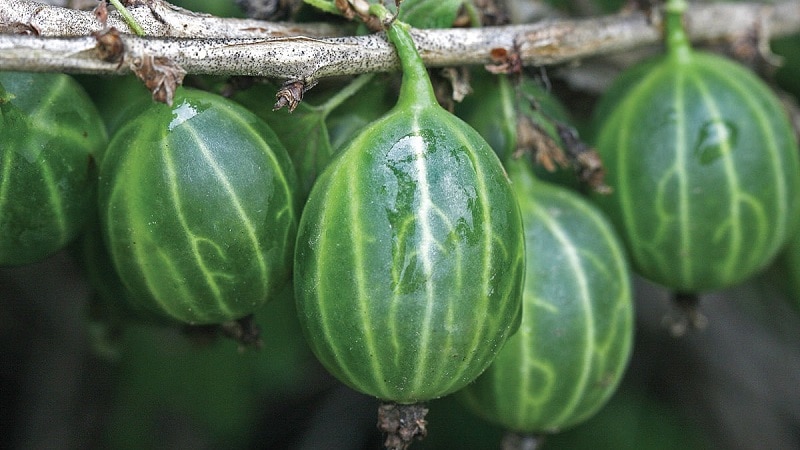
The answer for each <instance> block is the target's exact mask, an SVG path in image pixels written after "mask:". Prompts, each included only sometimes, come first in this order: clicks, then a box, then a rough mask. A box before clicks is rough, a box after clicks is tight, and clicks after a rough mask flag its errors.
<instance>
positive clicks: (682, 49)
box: [665, 0, 692, 61]
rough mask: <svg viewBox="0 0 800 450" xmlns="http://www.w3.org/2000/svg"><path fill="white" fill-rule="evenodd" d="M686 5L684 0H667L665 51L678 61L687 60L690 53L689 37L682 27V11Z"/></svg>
mask: <svg viewBox="0 0 800 450" xmlns="http://www.w3.org/2000/svg"><path fill="white" fill-rule="evenodd" d="M687 6H688V5H687V3H686V0H667V7H666V26H665V30H666V41H667V53H668V54H669V55H670V56H671V57H673V58H675V59H677V60H679V61H687V60H688V59H689V58H690V57H691V54H692V46H691V43H690V42H689V37H688V36H687V35H686V30H685V29H684V28H683V13H684V12H685V11H686V8H687Z"/></svg>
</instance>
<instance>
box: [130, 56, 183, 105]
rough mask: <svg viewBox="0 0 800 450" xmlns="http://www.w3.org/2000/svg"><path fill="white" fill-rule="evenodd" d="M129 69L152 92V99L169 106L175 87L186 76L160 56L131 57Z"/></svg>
mask: <svg viewBox="0 0 800 450" xmlns="http://www.w3.org/2000/svg"><path fill="white" fill-rule="evenodd" d="M131 70H132V71H133V73H135V74H136V76H137V77H139V79H140V80H142V81H143V82H144V85H145V86H146V87H147V89H148V90H149V91H150V93H152V94H153V100H155V101H157V102H161V103H166V104H167V105H170V106H172V99H173V97H174V96H175V89H177V88H178V86H180V85H181V83H182V82H183V77H184V76H186V71H185V70H183V69H182V68H180V67H179V66H178V65H177V64H175V63H174V62H172V61H171V60H169V59H168V58H164V57H162V56H152V55H144V56H140V57H136V58H133V61H132V63H131Z"/></svg>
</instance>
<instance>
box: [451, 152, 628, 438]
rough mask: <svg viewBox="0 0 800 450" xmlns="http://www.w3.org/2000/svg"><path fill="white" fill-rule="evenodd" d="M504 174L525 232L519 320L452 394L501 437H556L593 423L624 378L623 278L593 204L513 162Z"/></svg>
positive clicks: (622, 259)
mask: <svg viewBox="0 0 800 450" xmlns="http://www.w3.org/2000/svg"><path fill="white" fill-rule="evenodd" d="M507 167H508V170H509V174H510V176H511V180H512V182H513V185H514V190H515V192H516V194H517V199H518V200H519V202H520V208H521V210H522V220H523V224H524V228H525V242H526V252H527V258H526V269H525V288H524V293H523V312H522V323H521V324H520V328H519V331H517V333H516V334H514V335H513V336H512V337H511V338H509V340H508V342H507V343H506V345H505V346H504V347H503V349H502V350H501V351H500V353H499V354H498V355H497V357H496V358H495V360H494V362H492V364H491V365H490V366H489V368H488V369H487V370H486V371H485V372H484V373H483V374H482V375H481V376H480V377H478V379H477V380H476V381H475V382H474V383H472V384H470V385H468V386H467V387H466V388H464V389H462V390H461V391H459V392H458V393H457V394H456V396H457V397H458V399H459V400H461V401H462V402H463V403H464V404H465V405H466V406H467V407H468V409H470V410H471V411H472V412H474V413H475V414H477V415H479V416H480V417H483V418H484V419H486V420H488V421H489V422H492V423H494V424H496V425H499V426H501V427H503V428H504V429H506V430H510V431H514V432H518V433H523V434H542V433H554V432H558V431H561V430H564V429H566V428H570V427H572V426H575V425H577V424H579V423H581V422H583V421H585V420H587V419H589V418H590V417H592V416H594V415H595V414H596V413H597V412H598V411H599V410H600V409H601V408H602V407H603V406H604V405H605V404H606V402H607V401H608V400H609V398H610V397H611V396H612V395H613V393H614V392H615V391H616V388H617V386H618V385H619V383H620V381H621V380H622V376H623V374H624V372H625V370H626V368H627V366H628V362H629V360H630V355H631V350H632V346H633V324H634V318H633V294H632V284H631V273H630V268H629V265H628V261H627V255H626V254H625V250H624V247H623V244H622V242H621V240H620V239H619V238H618V236H617V234H616V232H615V230H614V228H613V226H612V225H611V223H610V221H609V220H608V219H607V218H606V217H605V215H604V214H602V212H601V211H600V210H599V209H598V208H597V207H596V206H595V205H594V204H592V203H591V202H589V201H588V200H586V199H585V198H582V197H580V196H579V195H578V194H576V193H575V192H572V191H570V190H568V189H567V188H564V187H560V186H557V185H554V184H549V183H545V182H543V181H541V180H537V179H535V177H534V176H533V174H532V173H531V169H530V168H529V167H528V166H527V165H526V164H525V163H523V162H521V161H510V162H509V163H507ZM544 255H546V256H544Z"/></svg>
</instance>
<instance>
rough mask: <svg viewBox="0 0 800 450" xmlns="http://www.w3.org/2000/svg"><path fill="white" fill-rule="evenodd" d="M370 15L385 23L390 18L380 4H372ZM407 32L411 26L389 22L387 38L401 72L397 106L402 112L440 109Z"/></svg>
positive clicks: (424, 68) (415, 47) (426, 72)
mask: <svg viewBox="0 0 800 450" xmlns="http://www.w3.org/2000/svg"><path fill="white" fill-rule="evenodd" d="M370 13H371V14H373V15H374V16H376V17H378V18H379V19H380V20H381V21H383V22H384V23H386V21H387V19H389V18H390V17H391V14H390V13H389V11H388V10H387V9H386V7H384V6H383V5H380V4H373V5H371V6H370ZM410 30H411V26H410V25H408V24H407V23H405V22H401V21H399V20H394V21H393V22H391V23H390V24H389V26H388V29H387V30H386V36H387V37H388V38H389V42H391V43H392V45H394V48H395V50H397V56H398V58H400V66H401V68H402V69H403V81H402V83H401V84H400V99H399V100H398V102H397V107H400V108H404V109H405V108H428V107H431V106H434V105H435V106H439V103H438V102H437V101H436V95H435V94H434V92H433V85H432V84H431V79H430V77H429V76H428V69H427V68H426V67H425V63H424V62H423V61H422V57H421V56H420V55H419V52H418V51H417V46H416V44H414V40H413V39H412V38H411V31H410Z"/></svg>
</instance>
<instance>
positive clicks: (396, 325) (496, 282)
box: [294, 21, 525, 404]
mask: <svg viewBox="0 0 800 450" xmlns="http://www.w3.org/2000/svg"><path fill="white" fill-rule="evenodd" d="M387 33H388V35H389V38H390V40H392V42H393V43H394V44H395V47H396V48H397V50H398V53H399V55H400V60H401V63H402V65H403V84H402V86H401V89H400V97H399V100H398V103H397V105H396V106H395V107H394V108H393V109H392V110H391V111H389V113H388V114H387V115H385V116H384V117H382V118H381V119H378V120H377V121H375V122H373V123H372V124H371V125H370V126H369V127H367V128H366V129H365V130H364V131H363V132H362V133H360V134H359V135H358V136H356V137H355V138H353V140H352V141H350V143H349V144H348V145H346V147H345V148H344V149H343V150H342V151H341V152H340V153H339V154H338V155H337V157H336V159H334V161H332V162H331V164H330V165H329V166H328V167H327V168H326V169H325V171H324V172H323V173H322V175H321V176H320V177H319V178H318V179H317V182H316V184H315V185H314V187H313V189H312V191H311V194H310V196H309V199H308V201H307V203H306V206H305V209H304V210H303V215H302V218H301V220H300V226H299V230H298V239H297V246H296V252H295V266H294V282H295V296H296V297H297V308H298V314H299V316H300V322H301V325H302V327H303V329H304V333H305V335H306V337H307V340H308V342H309V345H310V346H311V348H312V350H313V351H314V353H315V354H316V356H317V358H318V359H319V360H320V361H321V362H322V364H323V365H324V366H325V368H326V369H328V371H329V372H331V373H332V374H333V375H335V376H336V377H337V378H338V379H339V380H341V381H342V382H343V383H345V384H347V385H348V386H350V387H352V388H353V389H355V390H358V391H360V392H363V393H366V394H369V395H372V396H374V397H377V398H380V399H381V400H384V401H392V402H397V403H402V404H413V403H418V402H422V401H426V400H431V399H434V398H438V397H441V396H444V395H447V394H448V393H451V392H454V391H456V390H458V389H460V388H461V387H463V386H465V385H466V384H467V383H469V382H471V381H472V380H474V379H475V377H477V376H478V375H479V374H480V373H481V372H482V371H483V370H485V368H486V367H487V366H488V365H489V363H491V361H492V359H494V356H495V355H496V354H497V352H498V351H499V350H500V348H501V347H502V346H503V344H504V343H505V341H506V340H507V338H508V336H510V335H511V334H512V333H513V332H514V331H515V330H516V329H517V327H518V325H519V318H520V305H521V288H522V286H521V285H522V277H523V270H524V256H525V252H524V239H523V235H522V223H521V218H520V214H519V207H518V205H517V202H516V199H515V197H514V194H513V191H512V190H511V184H510V182H509V180H508V177H507V175H506V173H505V171H504V170H503V168H502V165H501V164H500V161H499V160H498V159H497V156H496V155H495V154H494V152H493V150H492V149H491V148H490V147H489V145H488V144H487V143H486V141H484V140H483V138H481V137H480V135H479V134H478V133H477V132H476V131H475V130H474V129H472V128H471V127H470V126H469V125H467V124H466V123H465V122H463V121H462V120H461V119H458V118H457V117H455V116H454V115H452V114H450V113H449V112H447V111H446V110H444V109H443V108H442V107H440V106H439V105H438V103H436V98H435V96H434V94H433V87H432V86H431V84H430V80H429V78H428V74H427V71H426V69H425V66H424V64H423V63H422V60H421V58H420V57H419V54H418V53H417V51H416V48H415V47H414V44H413V41H412V40H411V37H410V34H409V32H408V26H407V25H406V24H403V23H402V22H400V21H395V22H393V23H392V25H391V27H390V28H389V29H388V30H387Z"/></svg>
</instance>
